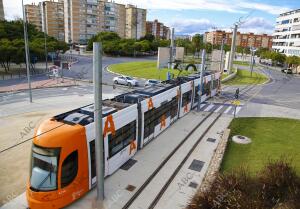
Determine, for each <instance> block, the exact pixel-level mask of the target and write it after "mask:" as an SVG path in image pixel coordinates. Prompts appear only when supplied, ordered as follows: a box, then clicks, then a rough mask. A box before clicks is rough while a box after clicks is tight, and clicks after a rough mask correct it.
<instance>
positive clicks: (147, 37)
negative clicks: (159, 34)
mask: <svg viewBox="0 0 300 209" xmlns="http://www.w3.org/2000/svg"><path fill="white" fill-rule="evenodd" d="M154 39H155V36H154V35H152V34H151V33H147V34H146V35H145V36H144V37H142V38H141V39H140V40H141V41H143V40H148V41H149V42H152V41H154Z"/></svg>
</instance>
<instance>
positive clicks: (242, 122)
mask: <svg viewBox="0 0 300 209" xmlns="http://www.w3.org/2000/svg"><path fill="white" fill-rule="evenodd" d="M230 129H231V134H230V138H231V137H232V136H234V135H243V136H247V137H250V138H251V139H252V143H250V144H248V145H241V144H236V143H233V142H232V141H230V142H229V144H228V147H227V150H226V153H225V156H224V159H223V162H222V166H221V171H222V172H230V171H232V170H235V169H237V168H238V167H240V166H246V167H248V168H249V171H250V174H251V175H254V174H255V173H256V172H258V171H260V170H261V169H262V167H263V166H264V165H265V164H266V163H268V161H269V160H273V159H279V158H281V157H286V158H287V159H288V160H291V163H292V165H293V166H294V167H295V169H296V172H297V174H298V175H300V120H293V119H282V118H236V119H234V120H233V121H232V122H231V124H230Z"/></svg>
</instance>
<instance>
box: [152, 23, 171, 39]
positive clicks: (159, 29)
mask: <svg viewBox="0 0 300 209" xmlns="http://www.w3.org/2000/svg"><path fill="white" fill-rule="evenodd" d="M146 33H147V34H152V35H154V37H155V38H158V39H169V38H170V28H168V27H167V26H164V24H163V23H161V22H158V20H154V21H147V22H146Z"/></svg>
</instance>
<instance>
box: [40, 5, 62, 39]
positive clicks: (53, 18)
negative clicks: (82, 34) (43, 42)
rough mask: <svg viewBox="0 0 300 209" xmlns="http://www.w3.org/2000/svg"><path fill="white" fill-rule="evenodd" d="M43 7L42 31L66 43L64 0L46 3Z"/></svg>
mask: <svg viewBox="0 0 300 209" xmlns="http://www.w3.org/2000/svg"><path fill="white" fill-rule="evenodd" d="M40 5H41V11H42V12H41V18H42V31H43V32H45V33H47V34H48V35H49V36H52V37H55V38H56V39H58V40H61V41H64V40H65V39H64V35H65V32H64V3H63V1H62V0H59V1H58V2H55V1H53V0H50V1H44V2H42V3H40Z"/></svg>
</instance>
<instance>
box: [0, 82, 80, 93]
mask: <svg viewBox="0 0 300 209" xmlns="http://www.w3.org/2000/svg"><path fill="white" fill-rule="evenodd" d="M70 86H78V85H77V84H71V85H62V86H45V87H36V88H31V89H32V90H33V89H48V88H60V87H70ZM27 90H28V88H26V89H18V90H10V91H1V90H0V93H20V92H24V91H27Z"/></svg>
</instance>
